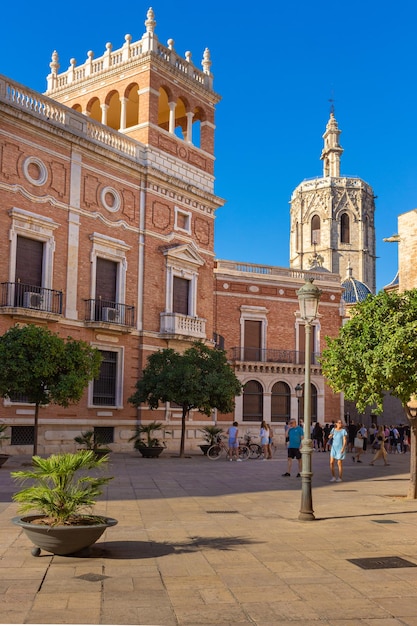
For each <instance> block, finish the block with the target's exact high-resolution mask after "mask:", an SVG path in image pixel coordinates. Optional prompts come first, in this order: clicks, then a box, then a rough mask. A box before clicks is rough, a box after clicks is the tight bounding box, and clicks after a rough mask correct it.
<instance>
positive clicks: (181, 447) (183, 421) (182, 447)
mask: <svg viewBox="0 0 417 626" xmlns="http://www.w3.org/2000/svg"><path fill="white" fill-rule="evenodd" d="M187 414H188V407H187V406H185V405H183V407H182V417H181V443H180V458H182V459H183V458H184V444H185V420H186V417H187Z"/></svg>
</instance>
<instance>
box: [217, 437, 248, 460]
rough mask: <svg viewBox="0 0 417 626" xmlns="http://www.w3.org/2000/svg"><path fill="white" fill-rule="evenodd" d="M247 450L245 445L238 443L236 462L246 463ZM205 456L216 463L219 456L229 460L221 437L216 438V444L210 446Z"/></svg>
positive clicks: (227, 450)
mask: <svg viewBox="0 0 417 626" xmlns="http://www.w3.org/2000/svg"><path fill="white" fill-rule="evenodd" d="M249 454H250V452H249V448H248V446H247V445H246V444H244V443H241V442H239V448H238V460H241V461H246V460H247V459H248V458H249ZM207 456H208V458H209V459H210V460H211V461H216V460H217V459H219V458H220V457H221V456H226V458H227V459H228V458H229V448H228V446H227V444H226V442H225V441H224V440H223V438H222V437H221V436H219V437H217V443H215V444H213V445H212V446H210V448H209V449H208V450H207Z"/></svg>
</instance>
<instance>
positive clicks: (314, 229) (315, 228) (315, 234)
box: [311, 215, 320, 243]
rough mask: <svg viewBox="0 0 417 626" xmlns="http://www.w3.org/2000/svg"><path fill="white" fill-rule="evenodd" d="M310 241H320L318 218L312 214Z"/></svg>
mask: <svg viewBox="0 0 417 626" xmlns="http://www.w3.org/2000/svg"><path fill="white" fill-rule="evenodd" d="M311 243H320V218H319V216H318V215H314V216H313V218H312V220H311Z"/></svg>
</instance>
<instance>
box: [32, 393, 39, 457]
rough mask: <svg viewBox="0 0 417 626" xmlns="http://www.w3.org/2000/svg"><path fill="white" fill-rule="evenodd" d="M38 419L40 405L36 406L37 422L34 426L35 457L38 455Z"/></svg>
mask: <svg viewBox="0 0 417 626" xmlns="http://www.w3.org/2000/svg"><path fill="white" fill-rule="evenodd" d="M38 417H39V404H35V421H34V425H33V456H36V455H37V454H38Z"/></svg>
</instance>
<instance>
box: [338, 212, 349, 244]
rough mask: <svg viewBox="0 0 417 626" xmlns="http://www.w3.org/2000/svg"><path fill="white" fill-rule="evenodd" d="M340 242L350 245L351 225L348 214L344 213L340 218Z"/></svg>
mask: <svg viewBox="0 0 417 626" xmlns="http://www.w3.org/2000/svg"><path fill="white" fill-rule="evenodd" d="M340 242H341V243H350V223H349V215H348V214H347V213H342V215H341V216H340Z"/></svg>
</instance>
